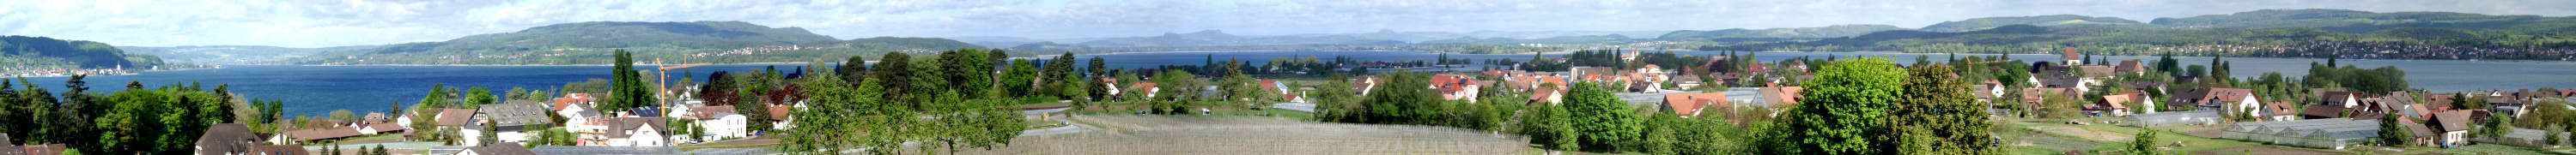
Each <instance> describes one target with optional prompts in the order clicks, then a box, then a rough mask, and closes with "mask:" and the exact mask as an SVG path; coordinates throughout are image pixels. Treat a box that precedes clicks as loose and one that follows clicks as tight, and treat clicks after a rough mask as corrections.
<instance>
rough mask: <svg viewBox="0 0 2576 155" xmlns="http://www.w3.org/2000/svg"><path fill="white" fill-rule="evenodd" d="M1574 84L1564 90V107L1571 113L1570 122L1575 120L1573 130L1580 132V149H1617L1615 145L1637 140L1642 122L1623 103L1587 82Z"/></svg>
mask: <svg viewBox="0 0 2576 155" xmlns="http://www.w3.org/2000/svg"><path fill="white" fill-rule="evenodd" d="M1574 85H1575V86H1574V88H1573V89H1574V90H1573V91H1569V92H1566V97H1565V102H1566V103H1565V104H1566V105H1565V109H1566V111H1567V112H1570V113H1571V114H1573V119H1571V120H1572V121H1573V122H1579V123H1575V124H1574V130H1575V131H1576V132H1581V133H1582V135H1581V136H1578V137H1580V138H1579V139H1580V140H1581V141H1579V142H1580V143H1581V144H1583V148H1585V149H1602V150H1618V148H1617V147H1616V146H1614V145H1615V144H1617V143H1619V142H1627V141H1631V140H1636V139H1638V136H1639V135H1638V134H1640V131H1641V130H1639V129H1641V127H1640V126H1642V125H1641V124H1640V123H1638V119H1637V118H1636V117H1637V116H1636V112H1635V111H1634V110H1630V109H1629V107H1628V103H1627V102H1625V101H1619V97H1618V96H1612V95H1610V91H1609V90H1602V88H1601V87H1600V86H1599V85H1595V84H1592V83H1591V82H1582V83H1577V84H1574Z"/></svg>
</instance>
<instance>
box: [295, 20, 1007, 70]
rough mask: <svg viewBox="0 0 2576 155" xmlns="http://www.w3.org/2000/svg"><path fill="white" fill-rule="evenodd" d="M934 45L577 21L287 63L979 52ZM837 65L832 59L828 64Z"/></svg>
mask: <svg viewBox="0 0 2576 155" xmlns="http://www.w3.org/2000/svg"><path fill="white" fill-rule="evenodd" d="M980 47H981V46H975V45H973V44H967V43H964V42H957V41H954V40H948V39H939V38H894V37H880V38H866V39H853V40H838V39H833V38H832V37H830V36H823V35H817V34H814V33H812V32H807V31H805V29H804V28H795V27H784V28H771V27H768V26H761V25H756V24H751V23H746V22H738V21H725V22H714V21H700V22H581V23H565V24H555V25H547V26H539V27H534V28H528V29H526V30H520V31H517V32H509V33H495V34H481V35H473V36H466V37H462V38H457V39H453V40H448V41H440V42H420V43H404V44H394V45H385V46H383V47H378V48H372V49H363V50H350V51H336V52H324V53H321V54H317V55H316V56H314V57H311V58H305V59H296V60H291V62H292V63H298V64H475V65H573V64H605V63H609V62H607V60H609V59H605V58H607V57H609V56H610V53H611V52H610V51H613V50H619V49H623V50H627V51H631V52H635V53H636V57H637V58H636V59H638V60H648V61H649V60H655V59H661V60H664V61H670V62H673V63H748V62H797V61H820V60H821V59H825V58H827V57H833V56H837V57H848V56H857V55H875V54H871V53H883V52H893V51H907V50H910V51H936V50H947V49H957V48H980ZM834 60H835V61H837V60H838V59H834Z"/></svg>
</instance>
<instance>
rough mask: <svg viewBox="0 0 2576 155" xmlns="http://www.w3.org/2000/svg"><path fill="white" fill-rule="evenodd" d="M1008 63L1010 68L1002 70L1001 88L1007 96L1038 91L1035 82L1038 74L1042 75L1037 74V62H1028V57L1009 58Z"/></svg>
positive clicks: (1024, 94)
mask: <svg viewBox="0 0 2576 155" xmlns="http://www.w3.org/2000/svg"><path fill="white" fill-rule="evenodd" d="M1010 64H1011V66H1010V67H1011V69H1010V70H1008V71H1003V72H1002V77H1001V87H1002V90H1004V91H1005V93H1008V94H1009V95H1010V96H1009V97H1019V96H1028V95H1031V94H1034V93H1036V92H1038V88H1037V85H1036V84H1037V83H1036V82H1037V81H1038V80H1039V79H1038V78H1039V76H1043V75H1039V74H1040V73H1039V72H1038V70H1037V66H1036V65H1037V64H1035V63H1032V62H1029V60H1028V59H1019V60H1011V63H1010ZM1049 71H1052V70H1049ZM1047 80H1054V79H1047ZM1050 92H1052V91H1050Z"/></svg>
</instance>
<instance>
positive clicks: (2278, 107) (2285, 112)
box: [2256, 102, 2299, 121]
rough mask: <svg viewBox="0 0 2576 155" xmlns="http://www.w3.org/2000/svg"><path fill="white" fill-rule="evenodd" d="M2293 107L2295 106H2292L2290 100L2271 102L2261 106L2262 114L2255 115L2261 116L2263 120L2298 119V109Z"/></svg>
mask: <svg viewBox="0 0 2576 155" xmlns="http://www.w3.org/2000/svg"><path fill="white" fill-rule="evenodd" d="M2293 107H2296V106H2292V105H2291V103H2290V102H2272V104H2270V105H2264V106H2263V113H2262V115H2256V116H2263V118H2262V120H2265V121H2287V120H2299V110H2298V109H2293Z"/></svg>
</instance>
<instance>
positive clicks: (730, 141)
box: [0, 48, 2576, 154]
mask: <svg viewBox="0 0 2576 155" xmlns="http://www.w3.org/2000/svg"><path fill="white" fill-rule="evenodd" d="M1601 53H1615V54H1613V55H1611V56H1615V58H1601V57H1598V56H1602V55H1600V54H1593V55H1592V56H1569V57H1563V58H1543V59H1534V60H1533V61H1531V62H1526V63H1523V62H1502V64H1499V65H1487V66H1480V67H1484V68H1485V69H1481V70H1470V69H1456V67H1458V66H1469V65H1466V64H1463V63H1447V62H1445V61H1444V62H1443V63H1438V64H1439V65H1409V66H1411V67H1407V68H1406V69H1405V70H1414V69H1420V70H1435V71H1436V70H1447V72H1430V73H1428V77H1427V78H1423V79H1425V80H1426V81H1390V80H1394V79H1392V78H1385V77H1380V76H1375V75H1359V76H1352V77H1349V78H1341V79H1330V78H1328V79H1320V80H1319V79H1315V78H1299V77H1296V76H1275V77H1280V78H1264V79H1253V80H1250V83H1251V84H1250V85H1224V84H1189V85H1187V86H1180V87H1176V86H1173V85H1170V84H1161V83H1156V82H1149V81H1167V82H1184V83H1206V82H1209V81H1206V80H1207V79H1204V78H1203V77H1191V76H1177V77H1178V78H1184V79H1167V78H1175V76H1164V77H1155V78H1152V79H1147V78H1138V77H1134V76H1133V75H1123V76H1121V77H1120V78H1112V77H1106V76H1102V77H1095V78H1089V79H1090V81H1088V82H1096V83H1099V84H1100V86H1114V87H1101V88H1102V89H1105V90H1104V91H1105V92H1104V93H1105V94H1098V97H1100V98H1096V99H1091V100H1099V101H1101V102H1100V103H1091V102H1090V101H1084V100H1083V99H1070V100H1060V101H1057V103H1054V104H1028V105H1017V106H1010V107H1008V108H1006V109H1010V110H1016V111H1019V112H1018V113H1019V114H1021V115H1022V116H1021V117H1024V119H1030V120H1032V122H1030V123H1025V124H1026V125H1030V129H1029V130H1028V131H1024V132H1031V133H1047V132H1046V131H1052V130H1068V129H1071V130H1100V129H1086V128H1097V127H1098V126H1112V125H1102V124H1087V122H1088V123H1097V122H1096V121H1098V120H1091V121H1084V120H1075V119H1082V118H1084V117H1103V116H1116V115H1140V114H1148V113H1157V111H1159V110H1164V108H1163V107H1159V106H1160V105H1147V103H1159V102H1166V101H1181V102H1191V101H1193V100H1189V99H1175V97H1167V96H1162V97H1158V96H1157V95H1191V96H1193V97H1210V96H1214V97H1217V98H1224V99H1215V100H1200V101H1198V102H1203V103H1192V104H1194V105H1196V106H1194V107H1189V108H1190V110H1186V111H1187V112H1185V113H1191V114H1183V115H1246V116H1260V117H1292V118H1298V119H1323V118H1319V117H1328V116H1322V115H1333V114H1330V113H1331V111H1334V110H1335V109H1334V108H1337V107H1338V106H1335V105H1330V104H1335V103H1325V102H1328V101H1325V100H1327V99H1316V98H1317V97H1354V96H1369V93H1371V92H1385V91H1377V90H1376V89H1386V88H1389V87H1416V86H1395V85H1390V83H1421V84H1425V85H1423V86H1419V87H1421V88H1422V89H1428V90H1431V93H1432V94H1431V95H1433V96H1437V99H1438V100H1445V101H1452V102H1453V103H1518V104H1526V105H1557V104H1564V103H1566V102H1569V101H1566V98H1567V97H1566V96H1569V94H1568V93H1569V90H1575V88H1569V87H1572V86H1581V85H1576V84H1577V83H1585V84H1599V85H1595V86H1601V88H1599V90H1607V91H1611V94H1614V95H1615V96H1616V98H1617V100H1619V101H1621V102H1624V103H1626V106H1629V107H1632V108H1634V109H1635V111H1636V112H1637V114H1638V115H1677V116H1680V117H1684V118H1705V119H1725V120H1724V121H1725V122H1735V123H1741V124H1751V123H1758V122H1761V120H1770V119H1775V118H1771V117H1781V116H1778V115H1781V113H1782V112H1786V111H1790V110H1789V109H1794V108H1797V107H1798V106H1799V104H1801V100H1802V99H1805V96H1810V95H1815V94H1812V92H1802V90H1805V88H1803V87H1801V86H1800V84H1799V83H1800V82H1805V81H1810V80H1813V79H1811V78H1816V76H1817V75H1815V73H1813V72H1811V71H1810V70H1814V69H1811V68H1810V67H1809V66H1812V65H1810V64H1809V63H1822V62H1831V61H1833V59H1835V58H1826V59H1825V60H1816V59H1810V58H1793V59H1788V60H1782V61H1779V62H1775V63H1764V62H1752V61H1738V60H1749V59H1750V57H1751V55H1743V56H1742V58H1744V59H1737V58H1738V57H1737V56H1733V55H1728V56H1710V57H1697V56H1670V55H1667V56H1655V55H1654V54H1651V52H1642V51H1629V52H1609V51H1603V52H1601ZM1640 53H1648V54H1640ZM2059 54H2060V55H2062V56H2063V57H2064V59H2060V60H2053V62H2048V61H2043V62H2037V63H2030V64H2027V65H2028V66H2022V65H2023V64H2021V63H2019V62H2020V61H2022V60H2004V59H1989V57H1975V56H1971V57H1970V58H1965V59H1961V58H1951V61H1950V62H1967V63H1971V64H1939V63H1928V62H1917V63H1915V64H1913V65H1954V66H1970V67H1967V68H1972V69H1964V70H1961V71H1958V72H1957V73H1951V74H1952V76H1956V77H1983V78H1962V79H1969V80H1975V81H1977V82H1973V83H1970V85H1968V88H1966V89H1961V90H1959V91H1968V92H1966V93H1967V94H1973V95H1972V96H1973V97H1974V99H1975V101H1976V102H1975V103H1982V104H1984V105H1989V106H1991V107H1987V108H1983V109H1987V110H1985V111H1984V113H1985V114H1987V115H1988V118H1987V119H1988V120H1993V121H1995V122H1994V124H1995V126H1997V128H2004V129H1996V130H1997V131H1993V132H1995V133H1996V134H1995V135H1996V137H1995V139H1994V141H1997V142H2002V143H2005V144H2004V145H2007V146H2011V148H2012V149H2011V150H2009V151H2010V152H2012V153H2038V154H2049V153H2068V154H2090V153H2115V152H2122V151H2127V150H2123V149H2115V148H2120V146H2112V145H2110V144H2103V143H2116V141H2090V140H2086V139H2123V138H2129V137H2128V136H2123V135H2134V134H2138V133H2139V132H2171V133H2179V134H2180V135H2185V136H2177V137H2164V138H2155V139H2158V140H2162V139H2181V140H2178V141H2172V142H2169V143H2156V144H2153V145H2155V146H2158V147H2157V148H2159V149H2165V150H2173V151H2184V152H2192V151H2201V152H2211V151H2215V152H2231V151H2246V152H2255V151H2257V150H2261V151H2263V152H2308V153H2355V152H2376V153H2403V152H2444V151H2448V150H2455V149H2457V148H2483V149H2494V148H2496V147H2498V146H2495V145H2504V146H2511V147H2516V148H2558V147H2561V146H2565V144H2566V143H2565V142H2564V141H2566V138H2564V136H2565V135H2567V134H2566V133H2565V131H2566V130H2565V129H2564V127H2565V126H2564V125H2566V124H2563V123H2564V122H2566V121H2570V120H2568V119H2566V118H2565V117H2566V116H2567V115H2568V114H2569V113H2568V112H2567V111H2569V109H2571V108H2572V107H2568V104H2567V103H2566V101H2567V99H2568V97H2569V96H2576V90H2554V89H2547V88H2544V89H2541V90H2513V91H2501V90H2493V91H2470V92H2445V93H2433V92H2424V91H2421V90H2410V89H2389V90H2395V91H2386V92H2369V91H2363V90H2360V89H2354V88H2343V87H2335V86H2326V87H2324V88H2304V87H2273V86H2267V84H2266V83H2276V82H2271V81H2270V80H2264V79H2260V78H2248V79H2243V80H2247V81H2237V80H2238V79H2224V78H2214V77H2225V73H2224V71H2219V72H2206V71H2200V70H2202V69H2203V68H2204V66H2200V65H2192V66H2191V69H2190V70H2193V72H2194V73H2189V74H2179V73H2176V74H2168V73H2170V72H2174V71H2169V70H2160V69H2158V68H2164V67H2150V66H2153V65H2161V64H2157V63H2158V62H2151V61H2141V60H2121V61H2117V62H2108V61H2107V60H2087V59H2089V56H2087V55H2084V54H2081V53H2080V52H2078V51H2076V50H2075V49H2072V48H2069V49H2066V50H2064V51H2062V52H2060V53H2059ZM1067 56H1068V58H1069V56H1070V55H1067ZM1667 57H1673V58H1681V59H1679V60H1698V61H1682V62H1687V63H1684V64H1686V65H1683V66H1684V67H1677V68H1667V67H1665V66H1664V65H1659V64H1656V63H1663V64H1673V63H1670V62H1649V60H1664V59H1671V58H1667ZM1996 58H1999V57H1996ZM1578 59H1615V60H1616V61H1615V62H1617V63H1616V64H1624V65H1601V66H1593V65H1582V64H1580V63H1575V64H1572V65H1566V64H1550V63H1574V62H1582V61H1593V60H1578ZM1920 60H1922V59H1921V58H1918V61H1920ZM1211 61H1213V60H1211ZM2165 61H2170V60H2165ZM2222 62H2223V61H2222ZM1368 63H1371V64H1375V63H1379V62H1368ZM1228 64H1232V62H1231V61H1229V62H1228ZM1412 64H1421V62H1413V63H1412ZM1273 65H1278V64H1273ZM1345 65H1351V66H1355V67H1337V69H1339V68H1352V69H1353V70H1364V69H1367V68H1369V67H1383V68H1396V67H1397V66H1385V65H1355V64H1345ZM1556 65H1565V66H1568V67H1564V69H1563V71H1538V70H1544V69H1527V68H1542V67H1544V66H1556ZM817 66H820V65H817ZM1335 66H1341V65H1335ZM1989 66H1991V67H1989ZM2212 66H2219V67H2207V68H2213V69H2223V68H2225V67H2224V66H2226V64H2223V63H2221V64H2213V65H2212ZM1236 68H1247V67H1236ZM1248 68H1270V67H1248ZM2022 68H2027V69H2022ZM2176 68H2179V67H2176ZM665 70H667V69H665ZM1164 70H1170V69H1136V70H1124V69H1122V70H1120V71H1115V72H1119V73H1118V74H1152V73H1157V72H1166V71H1164ZM1264 70H1293V69H1283V68H1272V69H1264ZM799 72H802V69H799ZM1403 72H1404V71H1398V73H1395V74H1404V73H1403ZM1288 73H1294V74H1303V73H1302V72H1288ZM1363 73H1364V72H1363ZM2167 75H2190V76H2167ZM718 76H721V74H719V75H718ZM1226 77H1227V78H1234V77H1251V76H1226ZM2013 77H2018V79H2013ZM2272 78H2278V77H2272ZM1191 79H1196V80H1197V81H1190V80H1191ZM1980 79H1981V80H1980ZM663 80H668V79H667V77H665V78H664V79H663ZM1173 80H1180V81H1173ZM1318 81H1321V82H1323V83H1347V84H1349V86H1350V87H1348V88H1335V87H1330V86H1329V85H1319V84H1312V83H1315V82H1318ZM1962 82H1964V81H1962ZM2231 83H2233V84H2231ZM652 84H654V85H660V86H656V87H661V88H655V89H653V90H655V91H654V92H653V93H652V94H651V95H652V97H654V98H658V99H659V101H655V102H654V103H659V104H662V105H653V106H644V107H635V108H622V109H595V108H597V107H602V106H600V105H599V104H602V102H603V101H602V100H603V99H602V97H601V96H603V94H592V93H560V94H526V96H537V97H526V96H510V97H505V98H503V99H502V100H500V101H497V103H490V104H479V105H475V106H473V108H445V107H431V108H422V107H420V106H413V107H411V108H404V107H400V106H397V107H394V108H395V109H398V110H399V111H401V112H399V113H381V112H375V113H367V114H364V115H363V116H355V117H357V118H353V119H352V120H349V121H343V120H336V119H313V120H309V121H308V120H303V119H296V120H297V122H295V123H297V124H299V125H296V126H278V125H245V124H239V123H226V124H215V125H212V126H210V127H208V128H207V129H204V130H202V131H205V133H203V134H202V136H200V137H198V139H197V140H196V142H195V143H194V144H195V147H194V148H196V149H195V152H196V153H198V154H327V153H337V152H358V153H361V154H364V153H367V152H369V151H377V152H384V150H385V149H387V147H388V146H401V147H402V148H403V149H402V150H403V151H397V152H403V153H402V154H415V153H420V154H698V153H711V154H759V153H767V152H772V150H767V148H770V147H774V146H775V145H780V144H779V143H781V142H780V139H781V138H780V137H779V133H776V132H780V131H790V130H791V129H794V128H796V127H797V126H795V124H799V123H794V122H795V121H796V120H797V118H795V116H800V115H799V114H791V113H795V112H797V111H805V110H808V109H807V108H806V107H808V106H809V105H808V103H809V102H810V101H812V99H808V98H806V97H804V96H802V95H786V96H776V95H773V96H765V97H766V98H762V99H760V100H758V101H767V102H744V103H736V104H715V103H710V101H708V100H704V99H702V98H703V97H700V95H704V94H700V93H702V91H701V90H702V89H706V88H703V87H704V86H703V85H701V84H696V83H694V82H692V81H691V80H686V79H682V80H679V81H667V82H653V83H652ZM2232 85H2242V86H2255V87H2258V88H2234V87H2228V86H2232ZM2345 85H2350V86H2360V85H2358V84H2345ZM1219 86H1248V87H1256V89H1244V90H1251V92H1261V93H1268V94H1247V95H1253V96H1239V95H1229V94H1230V93H1232V92H1229V91H1235V90H1237V89H1229V88H1224V87H1219ZM787 87H788V88H780V89H781V90H782V91H784V90H792V89H793V88H794V86H787ZM1190 89H1199V90H1190ZM1321 89H1347V90H1335V91H1323V90H1321ZM2380 89H2388V88H2380ZM1189 92H1195V93H1189ZM1330 92H1348V93H1350V94H1335V93H1330ZM539 93H542V92H539ZM1495 95H1509V96H1508V97H1498V96H1495ZM1486 100H1508V101H1509V102H1493V101H1486ZM1231 101H1250V102H1231ZM450 102H457V103H463V102H467V101H463V100H451V101H450ZM1067 103H1071V104H1067ZM1227 103H1256V104H1245V105H1229V104H1227ZM1811 103H1812V102H1811ZM737 106H757V107H752V108H758V110H759V111H760V112H759V114H745V113H741V112H740V111H738V110H737V109H745V108H741V107H737ZM1149 106H1150V107H1149ZM1278 111H1291V112H1278ZM1282 114H1286V115H1282ZM755 121H757V122H774V123H752V122H755ZM1497 124H1500V123H1497ZM1650 128H1652V127H1650ZM2142 129H2143V130H2142ZM2391 129H2396V130H2391ZM260 131H273V132H260ZM557 132H560V133H557ZM424 134H426V135H431V136H422V135H424ZM2391 136H2402V137H2394V138H2391ZM2037 141H2060V142H2074V143H2044V142H2037ZM2390 142H2400V143H2403V144H2392V143H2390ZM557 144H568V145H557ZM2068 144H2075V145H2068ZM413 145H426V146H413ZM6 148H9V149H11V150H0V151H14V152H27V153H30V154H44V153H45V152H46V151H53V152H57V153H58V152H61V151H63V150H62V149H63V147H62V146H61V144H50V145H27V146H25V147H6ZM352 150H355V151H352ZM314 152H320V153H314Z"/></svg>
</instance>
